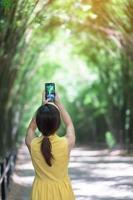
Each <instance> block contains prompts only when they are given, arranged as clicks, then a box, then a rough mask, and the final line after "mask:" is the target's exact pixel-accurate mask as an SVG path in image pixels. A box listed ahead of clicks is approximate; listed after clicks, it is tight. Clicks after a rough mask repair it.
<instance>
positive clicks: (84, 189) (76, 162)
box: [8, 143, 133, 200]
mask: <svg viewBox="0 0 133 200" xmlns="http://www.w3.org/2000/svg"><path fill="white" fill-rule="evenodd" d="M69 174H70V177H71V180H72V186H73V189H74V193H75V196H76V200H133V157H127V156H126V157H125V156H123V157H122V156H117V155H111V156H110V155H108V151H107V150H92V149H89V148H87V147H86V148H85V147H80V148H79V147H76V148H75V149H74V150H73V151H72V153H71V159H70V164H69ZM33 178H34V171H33V166H32V163H31V160H30V155H29V152H28V149H27V147H26V146H25V145H24V143H23V144H22V145H21V147H20V149H19V152H18V156H17V162H16V167H15V171H14V173H13V176H12V183H11V185H10V188H9V189H10V192H9V196H8V200H28V199H29V195H30V192H31V185H32V182H33Z"/></svg>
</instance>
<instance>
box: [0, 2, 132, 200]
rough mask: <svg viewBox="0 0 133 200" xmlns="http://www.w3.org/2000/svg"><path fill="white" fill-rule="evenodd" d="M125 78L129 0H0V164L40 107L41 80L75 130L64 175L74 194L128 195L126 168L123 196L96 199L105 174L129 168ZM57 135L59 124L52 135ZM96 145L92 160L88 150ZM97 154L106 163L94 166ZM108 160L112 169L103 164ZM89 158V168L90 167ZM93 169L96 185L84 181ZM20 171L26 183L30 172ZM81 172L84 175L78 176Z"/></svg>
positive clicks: (89, 196) (129, 106) (114, 199)
mask: <svg viewBox="0 0 133 200" xmlns="http://www.w3.org/2000/svg"><path fill="white" fill-rule="evenodd" d="M132 77H133V1H132V0H77V1H75V0H66V1H63V0H55V1H51V0H46V1H45V0H37V1H35V0H14V1H11V0H1V1H0V102H1V103H0V136H1V139H0V156H1V161H2V159H3V158H4V157H5V156H6V155H8V154H9V152H11V151H12V149H14V148H19V146H20V145H19V144H20V142H21V141H22V139H23V138H24V136H25V134H26V128H27V125H28V123H29V121H30V119H31V118H32V116H33V114H34V113H35V111H36V109H37V107H38V106H40V104H41V96H42V92H43V90H44V84H45V83H46V82H54V83H55V84H56V91H57V92H58V94H59V96H60V98H61V101H62V102H63V103H64V105H65V107H66V108H67V109H68V111H69V113H70V115H71V117H72V119H73V122H74V125H75V130H76V136H77V146H78V148H77V149H75V150H74V152H73V154H72V161H71V163H70V174H71V177H72V181H73V185H74V187H76V188H79V187H80V190H79V189H75V191H76V193H77V195H78V197H77V199H91V200H92V199H95V200H97V199H98V200H106V199H108V200H118V199H123V200H125V199H127V200H130V199H132V198H133V194H131V193H132V191H131V188H130V187H127V186H126V185H127V184H132V181H131V179H132V178H133V174H132V172H131V170H130V169H129V171H128V172H129V174H128V177H129V179H128V180H129V182H128V183H126V182H122V184H124V186H123V187H122V191H124V192H125V193H126V191H127V197H126V196H125V197H122V196H119V195H117V194H116V196H114V197H113V196H112V197H111V195H110V194H111V193H112V192H111V191H112V190H110V194H109V193H107V194H106V195H105V196H103V195H104V192H105V193H106V189H107V187H108V186H109V185H108V184H112V185H115V184H114V180H110V173H111V174H112V173H113V174H114V177H116V179H115V180H118V179H119V178H118V177H124V176H125V174H124V173H123V175H121V174H119V170H118V171H117V169H121V170H122V169H124V170H125V169H127V167H129V168H130V166H128V162H129V163H130V162H131V163H132V144H133V123H132V122H133V103H132V102H133V78H132ZM64 133H65V129H64V125H63V124H62V126H61V128H60V130H59V134H60V135H64ZM36 134H38V132H37V133H36ZM84 148H86V150H84ZM22 149H23V148H22ZM94 149H95V150H94ZM103 149H106V150H105V151H107V152H106V153H103ZM96 150H97V153H96V155H93V156H94V157H93V156H92V158H93V159H94V158H96V160H95V159H94V160H93V159H92V158H91V156H90V154H91V153H94V152H95V151H96ZM22 151H24V152H25V151H26V150H22ZM81 152H82V153H81ZM98 152H99V153H100V155H99V154H98ZM109 152H110V154H109ZM27 154H28V152H27V151H26V155H27ZM75 154H76V156H75ZM118 154H119V156H118ZM116 155H117V156H118V159H117V162H115V156H116ZM120 155H121V156H120ZM99 156H102V157H104V156H105V157H104V159H105V160H106V162H103V163H101V160H99V159H98V158H99ZM108 156H109V157H108ZM110 156H111V158H110ZM117 156H116V157H117ZM122 156H124V157H122ZM126 156H127V157H126ZM129 156H130V157H129ZM100 158H101V157H100ZM126 158H127V159H126ZM82 159H85V160H84V161H83V162H82ZM102 161H103V160H102ZM22 162H24V161H22ZM27 162H30V160H29V161H27ZM114 162H115V167H116V171H115V173H114V172H113V167H112V166H114V165H111V163H114ZM86 163H87V164H86ZM92 163H93V164H94V163H95V164H94V165H96V166H95V167H96V170H93V171H92V169H93V167H91V166H93V165H92ZM131 163H130V164H131ZM27 165H28V163H27V164H26V161H25V162H24V166H27ZM30 166H31V163H30V164H29V167H30ZM20 167H21V166H20ZM104 167H105V171H104V170H103V169H104ZM119 167H120V168H119ZM124 167H125V168H124ZM18 168H19V166H18ZM25 168H26V169H28V168H27V167H25ZM76 168H78V170H79V171H77V173H78V174H79V179H78V176H77V174H76V179H75V178H74V174H75V171H74V169H76ZM80 169H81V171H80ZM82 169H83V171H82ZM29 170H30V169H29ZM97 170H98V171H97ZM102 170H103V171H104V173H105V174H102V173H103V171H102ZM93 172H94V174H95V175H94V177H95V178H97V180H98V181H96V182H94V180H93V178H94V177H93V178H91V176H93V175H92V174H91V173H93ZM126 172H127V171H126ZM26 173H27V180H28V183H29V185H30V186H31V183H32V177H31V176H34V175H33V174H32V175H31V174H28V171H27V172H26ZM29 173H30V172H29ZM32 173H33V169H32ZM82 173H86V175H85V176H86V180H85V179H84V178H83V179H82ZM17 176H18V175H16V176H15V174H14V176H13V177H14V181H18V182H19V181H20V179H19V177H17ZM101 176H102V177H104V178H105V179H103V178H101ZM30 178H31V179H30ZM81 179H82V180H81ZM109 180H110V181H112V182H109ZM124 180H125V179H124V178H123V179H122V181H124ZM107 181H108V182H107ZM94 185H95V186H97V187H98V189H97V194H95V187H94ZM101 185H102V186H101ZM104 185H105V187H104ZM92 187H94V188H92ZM101 187H102V189H101ZM123 188H124V189H123ZM29 190H30V187H29ZM113 191H114V193H115V192H116V193H117V192H121V188H120V191H117V190H116V191H115V187H114V188H113ZM130 192H131V193H130ZM121 194H122V193H121ZM108 195H110V196H108ZM84 196H85V197H84Z"/></svg>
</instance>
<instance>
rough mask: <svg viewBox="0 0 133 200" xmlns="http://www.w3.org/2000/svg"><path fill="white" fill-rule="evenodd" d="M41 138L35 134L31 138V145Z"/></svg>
mask: <svg viewBox="0 0 133 200" xmlns="http://www.w3.org/2000/svg"><path fill="white" fill-rule="evenodd" d="M41 139H42V136H36V137H34V138H33V139H32V140H31V145H32V144H35V143H37V142H39V141H40V140H41Z"/></svg>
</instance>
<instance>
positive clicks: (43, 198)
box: [30, 134, 75, 200]
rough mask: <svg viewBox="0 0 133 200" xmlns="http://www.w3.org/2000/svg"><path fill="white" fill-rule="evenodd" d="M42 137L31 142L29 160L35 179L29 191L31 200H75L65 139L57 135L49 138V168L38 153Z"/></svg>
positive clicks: (39, 152)
mask: <svg viewBox="0 0 133 200" xmlns="http://www.w3.org/2000/svg"><path fill="white" fill-rule="evenodd" d="M43 137H44V136H43V135H42V136H40V137H36V138H34V139H32V141H31V159H32V164H33V166H34V170H35V178H34V181H33V185H32V190H31V197H30V199H31V200H75V197H74V193H73V189H72V185H71V180H70V178H69V175H68V163H69V156H68V143H67V139H66V137H59V136H58V135H57V134H54V135H51V136H49V138H50V141H51V144H52V154H53V157H54V160H53V165H52V167H49V166H48V165H47V164H46V162H45V160H44V157H43V155H42V153H41V151H40V145H41V141H42V139H43Z"/></svg>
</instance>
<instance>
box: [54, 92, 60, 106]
mask: <svg viewBox="0 0 133 200" xmlns="http://www.w3.org/2000/svg"><path fill="white" fill-rule="evenodd" d="M60 103H61V101H60V98H59V95H58V94H57V93H56V94H55V104H56V105H58V104H60Z"/></svg>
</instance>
